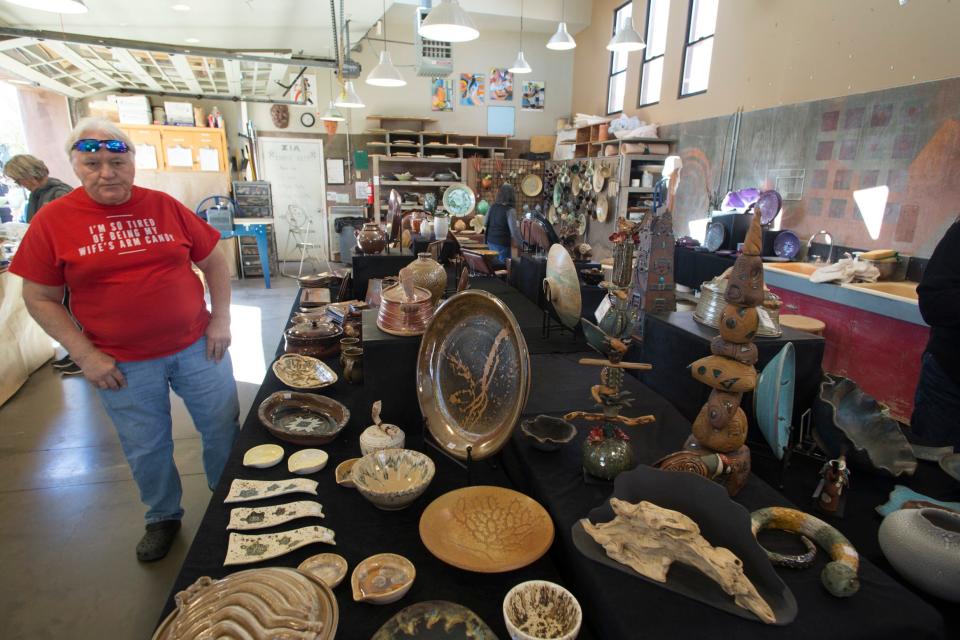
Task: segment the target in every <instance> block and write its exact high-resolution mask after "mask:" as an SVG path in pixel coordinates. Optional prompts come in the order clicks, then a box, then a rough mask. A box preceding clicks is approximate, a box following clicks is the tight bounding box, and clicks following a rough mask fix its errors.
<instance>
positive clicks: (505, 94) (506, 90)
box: [487, 67, 513, 102]
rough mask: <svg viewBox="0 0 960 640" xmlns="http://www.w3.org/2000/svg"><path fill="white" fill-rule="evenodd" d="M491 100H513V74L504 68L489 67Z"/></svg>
mask: <svg viewBox="0 0 960 640" xmlns="http://www.w3.org/2000/svg"><path fill="white" fill-rule="evenodd" d="M487 93H488V94H489V95H490V101H491V102H513V74H512V73H511V72H509V71H507V70H506V69H498V68H496V67H494V68H493V69H490V87H489V91H488V92H487Z"/></svg>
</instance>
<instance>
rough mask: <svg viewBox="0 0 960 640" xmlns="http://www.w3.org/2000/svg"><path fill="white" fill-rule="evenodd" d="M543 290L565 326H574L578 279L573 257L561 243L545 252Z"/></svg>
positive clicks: (577, 318) (578, 301) (579, 303)
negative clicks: (545, 265)
mask: <svg viewBox="0 0 960 640" xmlns="http://www.w3.org/2000/svg"><path fill="white" fill-rule="evenodd" d="M543 290H544V293H545V294H546V296H547V300H549V301H550V302H551V303H552V304H553V308H554V310H555V311H556V312H557V316H558V317H559V318H560V322H562V323H563V324H564V325H565V326H567V327H569V328H571V329H572V328H574V327H575V326H577V323H578V322H580V309H581V306H582V301H581V298H580V279H579V278H578V277H577V267H576V265H574V264H573V258H571V257H570V254H569V253H568V252H567V250H566V249H564V248H563V245H559V244H555V245H553V246H552V247H550V251H549V253H547V277H546V278H544V279H543Z"/></svg>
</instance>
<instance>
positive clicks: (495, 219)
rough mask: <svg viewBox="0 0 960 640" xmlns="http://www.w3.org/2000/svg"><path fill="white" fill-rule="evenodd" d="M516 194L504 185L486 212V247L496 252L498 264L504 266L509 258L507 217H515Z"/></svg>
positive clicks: (510, 186)
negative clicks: (498, 258) (498, 259)
mask: <svg viewBox="0 0 960 640" xmlns="http://www.w3.org/2000/svg"><path fill="white" fill-rule="evenodd" d="M516 202H517V194H516V192H514V190H513V186H512V185H509V184H504V185H502V186H501V187H500V190H499V191H497V199H496V201H495V202H494V203H493V206H492V207H490V211H488V212H487V234H486V240H487V246H488V247H490V248H491V249H493V250H494V251H496V252H497V254H499V256H500V262H503V263H504V264H506V262H507V260H508V259H509V258H510V226H509V224H508V223H507V220H508V216H515V215H517V212H516V209H515V207H516Z"/></svg>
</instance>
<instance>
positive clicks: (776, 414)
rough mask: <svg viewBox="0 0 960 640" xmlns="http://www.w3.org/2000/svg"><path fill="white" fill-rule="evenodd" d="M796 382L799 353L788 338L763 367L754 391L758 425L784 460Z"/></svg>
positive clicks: (754, 407) (777, 454)
mask: <svg viewBox="0 0 960 640" xmlns="http://www.w3.org/2000/svg"><path fill="white" fill-rule="evenodd" d="M795 382H796V356H795V355H794V350H793V343H792V342H788V343H787V344H786V345H784V347H783V349H781V350H780V353H778V354H777V355H775V356H774V357H773V360H771V361H770V362H769V363H767V366H765V367H764V368H763V371H762V372H761V373H760V377H759V378H758V379H757V388H756V392H755V393H754V394H753V411H754V415H756V416H757V425H758V426H759V427H760V432H761V433H762V434H763V437H764V438H765V439H766V441H767V443H768V444H769V445H770V448H771V449H773V454H774V455H775V456H777V459H778V460H783V454H784V453H785V452H786V449H787V445H788V444H789V439H790V424H791V421H792V420H793V391H794V384H795Z"/></svg>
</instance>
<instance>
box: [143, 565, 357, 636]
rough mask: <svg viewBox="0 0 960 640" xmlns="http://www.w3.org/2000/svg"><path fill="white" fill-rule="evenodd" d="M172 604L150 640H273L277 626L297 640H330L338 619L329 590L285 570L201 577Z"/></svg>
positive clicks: (301, 575)
mask: <svg viewBox="0 0 960 640" xmlns="http://www.w3.org/2000/svg"><path fill="white" fill-rule="evenodd" d="M176 601H177V608H176V609H174V610H173V611H172V612H171V613H170V615H169V616H167V617H166V619H165V620H164V621H163V622H162V623H161V624H160V626H159V627H158V628H157V631H156V633H154V634H153V640H187V639H190V640H192V639H193V638H210V637H218V638H220V637H224V638H225V637H231V638H272V637H276V634H277V633H279V628H278V626H279V625H284V626H289V627H290V628H291V629H294V628H295V629H298V630H299V631H300V632H301V633H302V634H303V635H302V636H298V637H304V638H306V637H309V638H312V639H314V640H329V639H331V638H333V637H334V636H335V635H336V633H337V623H338V622H339V619H340V612H339V609H338V607H337V598H336V596H334V595H333V592H332V591H330V588H329V587H327V586H326V585H325V584H323V583H322V582H321V581H320V580H317V579H316V578H314V577H312V576H310V575H307V574H304V573H301V572H299V571H295V570H293V569H288V568H285V567H267V568H264V569H249V570H247V571H238V572H236V573H233V574H230V575H229V576H227V577H226V578H223V579H222V580H213V579H212V578H208V577H203V578H200V579H199V580H197V581H196V582H195V583H194V584H193V585H192V586H191V587H190V588H189V589H187V590H186V591H183V592H181V593H179V594H177V598H176ZM215 629H216V630H219V631H216V630H215ZM226 629H229V630H230V631H229V633H227V632H226V631H225V630H226ZM290 637H292V636H290Z"/></svg>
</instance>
